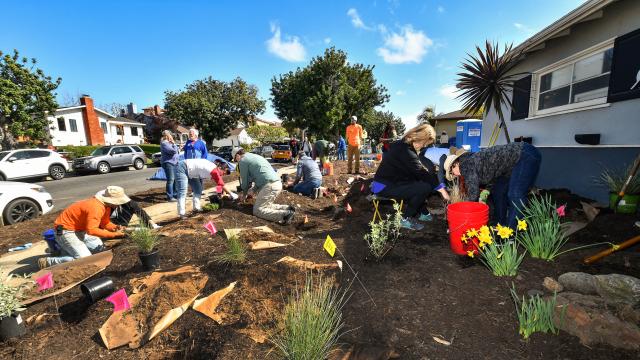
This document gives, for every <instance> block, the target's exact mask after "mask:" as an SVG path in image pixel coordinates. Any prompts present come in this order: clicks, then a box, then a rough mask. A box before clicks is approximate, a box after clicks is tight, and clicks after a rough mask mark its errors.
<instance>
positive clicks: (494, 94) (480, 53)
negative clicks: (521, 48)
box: [457, 41, 520, 143]
mask: <svg viewBox="0 0 640 360" xmlns="http://www.w3.org/2000/svg"><path fill="white" fill-rule="evenodd" d="M476 53H477V54H475V55H472V54H467V55H468V57H467V59H466V60H465V62H464V63H463V64H462V69H463V72H461V73H458V76H459V78H458V84H457V88H458V89H459V91H460V94H459V95H458V97H457V98H458V99H460V100H461V101H462V102H463V109H464V111H465V112H466V113H468V114H478V113H482V112H483V109H485V110H487V111H488V110H489V109H492V108H493V109H494V110H495V111H496V113H497V114H498V118H499V119H500V127H501V128H504V135H505V137H506V139H507V143H509V142H511V138H510V137H509V132H508V131H507V125H506V124H505V122H504V112H503V106H505V105H508V106H509V107H511V106H512V105H513V104H512V103H511V100H510V99H509V96H508V94H509V93H510V92H511V91H512V90H513V82H514V80H515V78H516V77H517V76H518V75H519V74H513V73H512V70H513V68H514V67H515V66H516V64H517V63H518V60H519V58H520V53H518V52H515V51H514V50H513V48H512V45H505V47H504V51H502V53H501V52H500V49H499V48H498V45H497V44H493V43H490V42H489V41H487V42H485V48H484V49H481V48H480V47H479V46H476Z"/></svg>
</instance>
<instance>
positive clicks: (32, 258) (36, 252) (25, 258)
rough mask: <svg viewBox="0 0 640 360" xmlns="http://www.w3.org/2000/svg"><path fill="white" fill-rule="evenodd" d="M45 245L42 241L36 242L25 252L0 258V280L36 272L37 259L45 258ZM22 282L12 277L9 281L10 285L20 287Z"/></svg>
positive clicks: (17, 252)
mask: <svg viewBox="0 0 640 360" xmlns="http://www.w3.org/2000/svg"><path fill="white" fill-rule="evenodd" d="M47 248H48V246H47V243H46V242H45V241H44V240H40V241H36V242H34V243H33V246H31V247H30V248H28V249H26V250H21V251H16V252H10V253H7V254H4V255H2V256H1V257H0V280H2V281H5V279H6V278H7V277H8V276H9V275H10V274H17V275H24V274H29V273H32V272H34V271H37V270H38V258H39V257H42V256H47ZM23 282H24V280H23V279H22V280H21V279H20V278H17V277H14V278H12V279H10V281H9V283H10V284H11V285H20V284H21V283H23Z"/></svg>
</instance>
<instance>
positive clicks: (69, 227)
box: [38, 186, 131, 269]
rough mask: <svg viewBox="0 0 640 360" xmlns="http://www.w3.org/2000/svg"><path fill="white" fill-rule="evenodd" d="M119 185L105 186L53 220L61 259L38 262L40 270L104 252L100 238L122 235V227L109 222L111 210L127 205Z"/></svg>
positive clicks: (58, 257)
mask: <svg viewBox="0 0 640 360" xmlns="http://www.w3.org/2000/svg"><path fill="white" fill-rule="evenodd" d="M130 201H131V199H129V197H128V196H127V195H125V193H124V190H123V189H122V188H121V187H119V186H109V187H107V188H106V189H105V190H103V191H100V192H98V193H97V194H96V195H95V196H94V197H92V198H91V199H87V200H82V201H78V202H76V203H74V204H72V205H71V206H69V207H68V208H66V209H65V210H64V211H63V212H62V213H61V214H60V215H59V216H58V218H57V219H56V220H55V222H54V229H55V239H56V242H57V243H58V245H60V248H61V256H56V257H46V258H40V259H38V266H39V267H40V268H41V269H43V268H46V267H49V266H53V265H56V264H61V263H65V262H69V261H73V260H75V259H79V258H83V257H87V256H91V254H95V253H98V252H100V251H102V250H104V245H103V243H102V239H115V238H120V237H123V236H124V233H123V232H122V230H123V228H122V227H121V226H118V225H116V224H113V223H112V222H111V221H110V215H111V210H112V209H115V208H117V207H118V206H120V205H123V204H126V203H128V202H130Z"/></svg>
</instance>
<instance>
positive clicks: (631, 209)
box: [609, 192, 640, 214]
mask: <svg viewBox="0 0 640 360" xmlns="http://www.w3.org/2000/svg"><path fill="white" fill-rule="evenodd" d="M618 200H620V202H619V203H618V206H617V207H616V201H618ZM638 202H640V194H625V195H624V196H623V197H622V199H620V198H619V197H618V194H617V193H614V192H612V193H610V194H609V207H610V208H611V209H613V211H615V212H617V213H620V214H635V213H636V211H637V210H638Z"/></svg>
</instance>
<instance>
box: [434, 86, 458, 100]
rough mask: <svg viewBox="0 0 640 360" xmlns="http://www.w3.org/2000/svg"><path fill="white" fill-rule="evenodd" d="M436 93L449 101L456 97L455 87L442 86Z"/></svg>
mask: <svg viewBox="0 0 640 360" xmlns="http://www.w3.org/2000/svg"><path fill="white" fill-rule="evenodd" d="M438 92H439V93H440V95H442V96H444V97H446V98H447V99H451V100H453V99H455V98H456V96H458V88H456V86H455V85H450V84H444V85H442V86H441V87H440V90H438Z"/></svg>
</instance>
